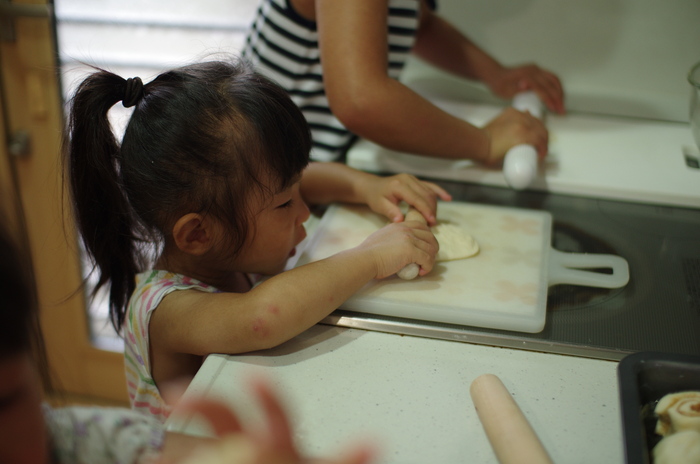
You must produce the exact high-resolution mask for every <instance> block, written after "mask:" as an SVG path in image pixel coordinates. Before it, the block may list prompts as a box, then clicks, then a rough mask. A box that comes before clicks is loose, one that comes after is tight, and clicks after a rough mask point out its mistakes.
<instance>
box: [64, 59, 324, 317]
mask: <svg viewBox="0 0 700 464" xmlns="http://www.w3.org/2000/svg"><path fill="white" fill-rule="evenodd" d="M139 83H140V82H139ZM133 84H134V80H130V81H129V83H128V84H127V81H126V80H124V79H123V78H121V77H119V76H117V75H115V74H113V73H111V72H108V71H104V70H98V71H97V72H95V73H94V74H92V75H90V76H89V77H88V78H87V79H85V80H84V81H83V82H82V83H81V84H80V86H79V87H78V89H77V90H76V92H75V95H74V96H73V98H72V100H71V111H70V116H69V123H68V134H67V137H66V145H67V146H66V150H65V156H66V171H67V175H68V180H69V183H70V190H71V194H72V200H73V204H74V209H75V214H76V217H77V225H78V229H79V232H80V234H81V236H82V239H83V243H84V245H85V248H86V250H87V252H88V254H89V256H90V257H91V258H92V260H93V263H94V270H97V272H98V276H99V279H98V281H97V285H96V288H95V289H94V291H95V292H96V291H97V290H98V289H99V288H100V287H102V286H104V285H106V284H107V283H109V284H110V287H109V289H110V292H109V304H110V316H111V320H112V324H113V325H114V326H115V328H116V329H117V331H119V330H120V328H121V326H122V323H123V321H124V315H125V312H126V305H127V303H128V300H129V297H130V295H131V293H132V292H133V290H134V287H135V275H136V274H137V273H138V272H141V271H143V270H145V269H144V267H145V265H146V262H147V258H148V256H147V253H146V251H145V248H144V244H147V243H161V244H162V243H163V242H164V240H165V238H166V237H167V236H168V235H169V234H170V233H171V231H172V227H173V226H174V224H175V222H176V221H177V219H178V218H179V217H181V216H182V215H184V214H187V213H191V212H194V213H201V214H209V215H212V216H213V217H215V218H216V219H217V220H220V221H222V223H224V224H226V225H227V228H228V230H229V231H230V235H231V236H230V240H231V247H232V251H233V253H234V254H235V253H238V252H240V250H241V248H242V246H243V245H244V242H245V240H246V237H247V236H248V233H249V231H250V229H251V226H250V224H249V217H250V212H248V211H247V210H246V206H247V204H248V199H249V198H250V196H251V195H252V194H253V193H255V192H256V191H257V192H261V193H264V194H270V193H276V191H278V190H282V189H284V188H286V187H288V186H289V185H291V183H292V182H293V181H294V180H295V179H296V178H297V177H298V175H299V174H300V173H301V171H302V170H303V169H304V168H305V167H306V165H307V164H308V162H309V150H310V148H311V136H310V133H309V129H308V125H307V124H306V120H305V119H304V116H303V115H302V114H301V112H300V111H299V109H298V108H297V106H296V105H295V104H294V103H293V102H292V101H291V100H290V99H289V97H288V95H287V94H286V92H285V91H284V90H283V89H282V88H281V87H279V86H278V85H276V84H274V83H273V82H272V81H270V80H268V79H266V78H265V77H263V76H261V75H260V74H257V73H256V72H254V71H252V69H251V67H250V66H249V65H248V64H246V63H245V62H242V61H241V62H222V61H215V62H206V63H201V64H195V65H190V66H185V67H182V68H178V69H175V70H172V71H169V72H166V73H164V74H161V75H159V76H158V77H157V78H156V79H154V80H153V81H151V82H150V83H148V84H146V85H144V86H143V91H142V93H141V92H138V89H137V92H136V94H137V95H138V96H140V98H137V99H136V102H135V108H134V112H133V114H132V115H131V119H130V121H129V124H128V126H127V128H126V131H125V133H124V137H123V140H122V142H121V144H120V143H119V142H118V141H117V140H116V138H115V135H114V133H113V130H112V127H111V125H110V123H109V121H108V117H107V115H108V111H109V109H110V108H111V107H112V106H113V105H114V104H115V103H117V102H119V101H122V100H124V99H125V98H127V99H129V100H132V99H133V95H134V93H135V91H134V88H133ZM125 93H127V94H128V95H126V96H125ZM270 182H273V184H272V185H270ZM266 186H268V187H269V190H273V191H271V192H267V191H265V188H266ZM275 189H277V190H275Z"/></svg>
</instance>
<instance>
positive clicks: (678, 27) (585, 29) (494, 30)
mask: <svg viewBox="0 0 700 464" xmlns="http://www.w3.org/2000/svg"><path fill="white" fill-rule="evenodd" d="M438 13H439V14H441V15H442V16H444V17H445V18H448V19H449V20H450V21H451V22H452V23H453V24H455V25H456V26H457V27H458V28H459V29H460V30H462V31H463V32H464V33H465V34H467V35H468V36H469V37H470V38H472V39H473V40H474V41H475V42H477V43H478V44H479V45H481V46H482V47H483V48H484V49H486V50H487V51H488V52H489V53H491V54H493V55H494V56H495V57H497V58H498V59H499V60H500V61H501V62H502V63H504V64H517V63H523V62H536V63H538V64H540V65H542V66H544V67H547V68H549V69H551V70H553V71H555V72H556V73H557V74H558V75H559V76H560V77H561V78H562V80H563V83H564V87H565V89H566V92H567V107H568V108H569V110H571V111H586V112H598V113H605V114H616V115H624V116H637V117H644V118H652V119H662V120H673V121H688V105H689V95H690V87H689V85H688V82H687V80H686V76H687V74H688V70H689V69H690V67H691V66H692V65H693V64H694V63H696V62H698V61H700V0H438ZM436 78H439V79H440V89H441V91H442V92H445V93H446V94H448V95H454V96H466V97H467V98H477V99H489V97H488V96H486V94H485V92H484V91H483V87H478V86H477V87H476V88H475V87H474V86H473V85H468V84H465V83H464V82H463V81H460V80H457V79H455V78H452V77H450V76H447V75H445V74H442V73H440V72H438V71H437V70H435V69H433V68H430V67H428V66H427V65H425V64H422V63H417V62H413V63H411V65H409V67H408V68H407V70H406V75H405V77H404V80H405V81H406V82H409V83H414V84H415V85H419V86H420V85H426V83H427V82H431V83H434V82H433V81H434V79H436Z"/></svg>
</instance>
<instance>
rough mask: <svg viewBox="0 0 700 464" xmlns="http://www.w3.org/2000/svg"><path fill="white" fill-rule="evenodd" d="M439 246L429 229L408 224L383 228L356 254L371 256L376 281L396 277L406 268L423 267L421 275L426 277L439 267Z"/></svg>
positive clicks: (408, 222)
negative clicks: (414, 265)
mask: <svg viewBox="0 0 700 464" xmlns="http://www.w3.org/2000/svg"><path fill="white" fill-rule="evenodd" d="M438 248H439V246H438V243H437V240H436V239H435V236H434V235H433V234H432V232H430V229H429V228H428V226H426V225H425V224H423V223H422V222H417V221H407V222H401V223H393V224H389V225H387V226H384V227H382V228H381V229H379V230H378V231H376V232H374V233H373V234H372V235H370V236H369V237H367V238H366V239H365V241H364V242H362V243H361V244H360V245H359V246H358V247H357V248H356V250H362V251H365V252H367V255H366V256H368V257H369V259H374V261H375V263H374V264H375V266H376V275H375V278H376V279H383V278H385V277H388V276H390V275H393V274H396V273H397V272H399V271H400V270H401V269H403V268H404V267H405V266H406V265H408V264H411V263H416V264H418V266H420V272H419V275H421V276H423V275H426V274H427V273H429V272H430V271H431V269H432V268H433V265H434V264H435V255H436V254H437V252H438Z"/></svg>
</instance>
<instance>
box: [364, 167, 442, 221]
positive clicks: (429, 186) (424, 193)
mask: <svg viewBox="0 0 700 464" xmlns="http://www.w3.org/2000/svg"><path fill="white" fill-rule="evenodd" d="M357 190H358V191H359V192H362V193H363V195H364V202H365V203H366V204H367V206H369V207H370V209H372V211H374V212H375V213H378V214H381V215H383V216H386V217H387V218H388V219H389V220H390V221H392V222H401V221H403V214H402V213H401V208H399V203H400V202H401V201H405V202H406V203H408V204H409V205H411V206H413V207H414V208H415V209H417V210H418V211H420V213H421V214H422V215H423V217H424V218H425V219H426V220H427V221H428V224H429V225H435V224H436V219H435V213H436V210H437V199H438V198H440V199H441V200H444V201H450V200H451V199H452V197H451V196H450V194H449V193H447V192H446V191H445V190H444V189H443V188H441V187H440V186H438V185H436V184H433V183H432V182H425V181H422V180H419V179H417V178H416V177H414V176H412V175H410V174H397V175H395V176H391V177H378V176H366V177H363V185H362V186H361V187H360V188H358V189H357Z"/></svg>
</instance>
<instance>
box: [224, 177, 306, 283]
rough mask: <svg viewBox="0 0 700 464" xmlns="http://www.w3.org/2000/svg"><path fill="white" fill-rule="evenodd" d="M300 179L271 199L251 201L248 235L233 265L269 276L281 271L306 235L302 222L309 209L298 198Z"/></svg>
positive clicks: (299, 197)
mask: <svg viewBox="0 0 700 464" xmlns="http://www.w3.org/2000/svg"><path fill="white" fill-rule="evenodd" d="M299 189H300V182H296V183H295V184H293V185H292V186H291V187H289V188H288V189H286V190H283V191H281V192H279V193H277V194H276V195H274V196H273V197H272V199H270V198H266V199H264V200H263V199H261V198H255V199H254V200H253V209H252V210H253V211H259V213H258V214H257V215H256V216H255V217H254V218H253V221H252V224H251V225H252V226H253V227H252V228H251V232H250V236H249V237H248V238H247V240H246V245H245V246H244V248H243V250H242V251H241V253H240V254H239V256H238V257H237V259H236V267H237V268H238V269H241V270H245V272H250V273H255V274H263V275H272V274H277V273H279V272H281V271H282V270H284V266H285V264H286V263H287V260H288V259H289V258H290V257H292V256H294V254H295V253H296V246H297V245H298V244H299V242H301V241H302V240H303V239H304V238H305V237H306V230H305V229H304V221H306V220H307V219H308V218H309V214H310V213H309V208H308V206H306V203H305V202H304V200H303V199H302V197H301V193H300V190H299Z"/></svg>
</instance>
